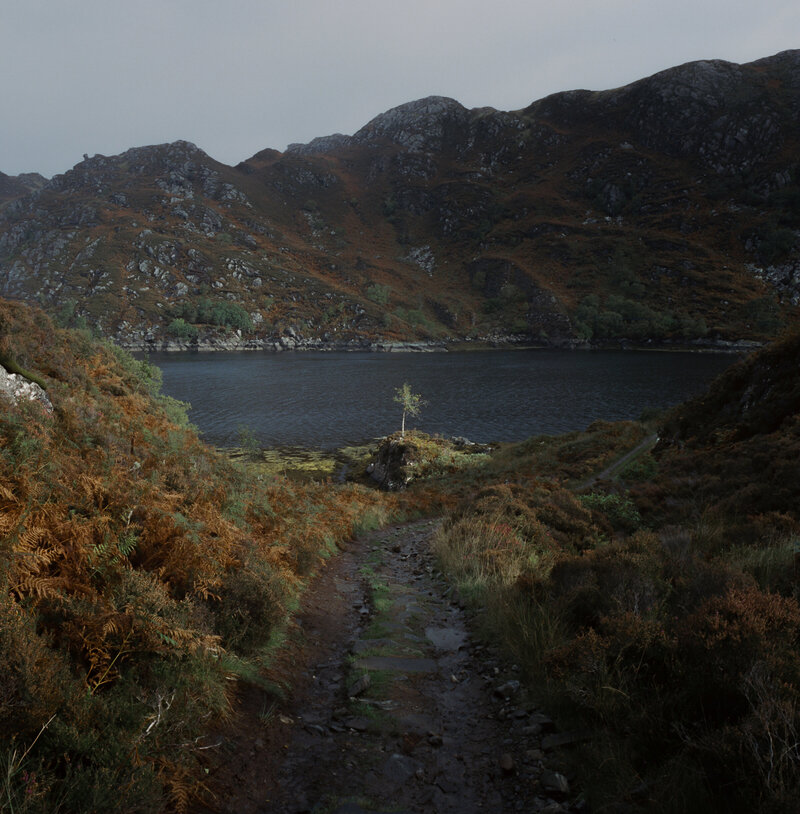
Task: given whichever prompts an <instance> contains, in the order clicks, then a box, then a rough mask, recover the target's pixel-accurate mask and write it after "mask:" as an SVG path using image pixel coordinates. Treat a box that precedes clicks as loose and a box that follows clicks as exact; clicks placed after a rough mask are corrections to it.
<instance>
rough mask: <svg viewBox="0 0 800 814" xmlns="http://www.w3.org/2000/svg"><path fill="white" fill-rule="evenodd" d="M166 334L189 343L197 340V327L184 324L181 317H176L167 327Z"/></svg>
mask: <svg viewBox="0 0 800 814" xmlns="http://www.w3.org/2000/svg"><path fill="white" fill-rule="evenodd" d="M167 333H168V334H169V335H170V336H174V337H175V338H176V339H180V340H182V341H184V342H191V341H192V340H194V339H197V334H198V330H197V326H196V325H192V324H191V323H189V322H186V321H185V320H184V319H182V318H181V317H177V318H176V319H173V320H172V322H170V324H169V325H167Z"/></svg>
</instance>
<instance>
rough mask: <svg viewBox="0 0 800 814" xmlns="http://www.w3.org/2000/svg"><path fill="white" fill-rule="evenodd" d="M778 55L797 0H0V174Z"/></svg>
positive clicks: (231, 148) (214, 150)
mask: <svg viewBox="0 0 800 814" xmlns="http://www.w3.org/2000/svg"><path fill="white" fill-rule="evenodd" d="M788 48H800V2H798V0H391V2H389V1H388V0H213V1H212V0H0V112H1V115H2V118H1V119H0V171H3V172H5V173H7V174H10V175H15V174H17V173H20V172H41V173H42V174H43V175H47V176H51V175H53V174H55V173H59V172H64V171H66V170H68V169H70V168H71V167H72V166H73V165H74V164H76V163H77V162H78V161H80V160H81V158H82V155H83V153H89V154H90V155H93V154H95V153H102V154H104V155H113V154H116V153H120V152H122V151H123V150H126V149H127V148H129V147H137V146H142V145H145V144H160V143H163V142H167V141H174V140H176V139H186V140H188V141H193V142H195V143H196V144H197V145H198V146H199V147H201V148H202V149H204V150H205V151H206V152H208V153H209V154H211V155H212V156H213V157H214V158H216V159H218V160H219V161H223V162H225V163H227V164H236V163H237V162H239V161H241V160H243V159H245V158H248V157H249V156H251V155H253V154H254V153H256V152H258V151H259V150H261V149H264V148H265V147H274V148H276V149H279V150H283V149H284V148H285V147H286V145H287V144H289V143H291V142H296V141H300V142H305V141H309V140H310V139H312V138H314V137H315V136H323V135H328V134H330V133H335V132H341V133H353V132H355V131H356V130H357V129H358V128H359V127H361V126H362V125H363V124H366V122H367V121H369V120H370V119H371V118H373V117H374V116H376V115H377V114H379V113H381V112H383V111H384V110H387V109H389V108H391V107H394V106H396V105H399V104H402V103H404V102H408V101H412V100H413V99H418V98H421V97H423V96H429V95H432V94H436V95H441V96H452V97H453V98H455V99H458V101H460V102H461V103H462V104H464V105H466V106H467V107H483V106H486V105H490V106H492V107H496V108H499V109H502V110H516V109H518V108H521V107H525V106H526V105H528V104H530V103H531V102H532V101H534V100H536V99H540V98H542V97H543V96H546V95H548V94H550V93H554V92H556V91H562V90H571V89H574V88H589V89H592V90H601V89H606V88H611V87H617V86H619V85H624V84H627V83H629V82H632V81H635V80H636V79H641V78H642V77H645V76H649V75H650V74H652V73H655V72H656V71H659V70H662V69H664V68H669V67H672V66H674V65H679V64H681V63H683V62H688V61H690V60H695V59H727V60H730V61H732V62H749V61H751V60H754V59H759V58H761V57H764V56H770V55H772V54H774V53H777V52H778V51H783V50H786V49H788Z"/></svg>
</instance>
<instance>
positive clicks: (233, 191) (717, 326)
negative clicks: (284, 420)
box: [0, 51, 800, 349]
mask: <svg viewBox="0 0 800 814" xmlns="http://www.w3.org/2000/svg"><path fill="white" fill-rule="evenodd" d="M799 123H800V51H787V52H784V53H781V54H777V55H775V56H773V57H769V58H767V59H763V60H759V61H758V62H754V63H751V64H749V65H734V64H732V63H728V62H722V61H701V62H694V63H689V64H687V65H682V66H679V67H677V68H673V69H670V70H667V71H662V72H660V73H658V74H655V75H654V76H651V77H649V78H646V79H642V80H640V81H638V82H634V83H633V84H631V85H628V86H625V87H622V88H617V89H614V90H609V91H597V92H593V91H587V90H577V91H569V92H566V93H559V94H554V95H552V96H549V97H547V98H546V99H542V100H540V101H537V102H534V103H533V104H531V105H530V106H529V107H528V108H526V109H524V110H521V111H516V112H502V111H497V110H494V109H493V108H481V109H475V110H467V109H466V108H464V107H463V106H462V105H461V104H459V103H458V102H456V101H455V100H453V99H448V98H445V97H438V96H433V97H428V98H426V99H420V100H417V101H414V102H410V103H408V104H404V105H400V106H398V107H395V108H393V109H391V110H389V111H387V112H385V113H382V114H381V115H379V116H376V117H375V118H374V119H372V121H370V122H369V123H368V124H366V125H365V126H364V127H362V128H361V129H360V130H359V131H358V132H356V133H355V134H354V135H352V136H348V135H342V134H335V135H332V136H325V137H322V138H318V139H314V140H313V141H311V142H310V143H309V144H305V145H303V144H294V145H291V146H290V147H289V148H288V149H287V151H286V152H285V153H283V154H281V153H279V152H277V151H274V150H263V151H261V152H259V153H257V154H256V155H255V156H253V157H252V158H251V159H249V160H248V161H245V162H242V163H241V164H239V165H238V166H237V167H226V166H225V165H223V164H220V163H218V162H216V161H214V160H213V159H211V158H210V157H209V156H208V155H206V154H205V153H204V152H203V151H202V150H201V149H199V148H198V147H197V146H196V145H194V144H191V143H190V142H186V141H178V142H175V143H173V144H162V145H155V146H150V147H138V148H134V149H131V150H128V151H126V152H125V153H123V154H121V155H118V156H111V157H106V156H99V155H97V156H94V157H92V158H88V157H87V158H86V159H85V160H84V161H82V162H81V163H80V164H78V165H77V166H76V167H74V168H73V169H72V170H70V171H69V172H67V173H64V174H63V175H58V176H56V177H55V178H53V179H51V180H50V181H49V182H46V183H45V181H44V179H42V178H41V177H40V176H33V175H26V176H19V177H17V178H15V179H14V178H9V177H8V176H2V175H0V295H5V296H10V297H15V298H20V299H27V300H33V301H36V302H39V303H42V304H44V305H45V306H47V307H49V308H51V309H53V310H58V311H60V312H66V313H64V314H63V316H64V319H65V320H66V321H67V322H69V321H72V322H77V323H81V322H82V321H85V322H86V323H88V324H89V325H91V326H93V327H97V328H99V329H100V330H102V331H103V332H104V333H106V334H108V335H110V336H112V337H113V338H115V339H116V340H117V341H119V342H121V343H123V344H128V345H130V346H131V347H143V346H153V345H161V344H164V343H167V345H168V346H175V347H180V346H198V345H199V346H206V347H208V346H229V345H231V343H232V344H234V345H244V346H253V347H274V348H276V349H278V348H284V349H285V348H287V347H292V348H301V347H311V346H315V345H317V344H322V345H324V346H326V347H332V346H338V345H342V344H348V343H356V345H365V346H373V345H375V344H376V343H394V342H408V341H411V342H415V341H419V340H424V341H428V342H430V341H437V340H438V341H448V340H454V339H455V340H473V339H477V338H480V337H500V336H505V337H511V338H514V339H515V340H517V341H528V342H531V341H532V342H538V343H544V344H554V345H563V344H574V343H576V342H581V341H584V340H587V339H588V340H591V341H609V340H623V339H629V340H630V339H633V340H637V341H642V340H647V339H656V340H665V341H687V342H688V341H695V340H700V339H704V340H711V341H722V340H726V341H731V340H736V339H741V338H745V339H749V340H762V339H765V338H767V337H768V336H770V335H772V334H774V333H775V331H776V330H778V328H779V327H780V325H781V324H782V322H785V321H786V320H790V319H793V318H795V317H796V316H797V313H798V307H800V299H799V296H800V295H798V291H799V290H800V288H799V286H800V284H799V283H798V277H797V268H798V264H800V232H798V224H797V221H796V208H797V201H798V200H800V178H798V172H799V170H798V161H797V156H798V154H800V127H798V124H799ZM754 314H755V315H756V316H757V317H758V318H754ZM176 320H177V321H176ZM289 329H291V331H293V332H294V333H290V331H289ZM237 331H238V332H239V333H238V334H237Z"/></svg>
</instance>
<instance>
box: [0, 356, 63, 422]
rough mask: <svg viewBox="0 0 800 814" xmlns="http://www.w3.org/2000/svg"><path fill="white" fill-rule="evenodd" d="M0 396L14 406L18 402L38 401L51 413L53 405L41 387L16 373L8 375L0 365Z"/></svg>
mask: <svg viewBox="0 0 800 814" xmlns="http://www.w3.org/2000/svg"><path fill="white" fill-rule="evenodd" d="M0 394H1V395H4V396H5V397H6V398H8V399H10V400H11V401H12V402H13V403H14V404H16V403H17V402H19V401H20V400H24V401H38V402H39V403H40V404H41V405H42V406H43V407H44V409H45V410H46V411H47V412H48V413H51V414H52V412H53V405H52V403H51V402H50V399H49V398H48V397H47V393H45V391H44V390H43V389H42V387H40V386H39V385H38V384H36V382H32V381H30V380H28V379H26V378H25V377H24V376H20V375H19V374H17V373H9V372H8V371H7V370H6V369H5V368H4V367H3V366H2V365H0Z"/></svg>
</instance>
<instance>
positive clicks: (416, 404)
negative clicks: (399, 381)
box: [394, 382, 425, 440]
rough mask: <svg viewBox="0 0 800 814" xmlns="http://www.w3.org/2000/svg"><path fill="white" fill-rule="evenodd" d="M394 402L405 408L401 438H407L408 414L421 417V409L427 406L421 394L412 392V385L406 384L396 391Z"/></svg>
mask: <svg viewBox="0 0 800 814" xmlns="http://www.w3.org/2000/svg"><path fill="white" fill-rule="evenodd" d="M394 400H395V401H396V402H397V403H398V404H399V405H400V406H401V407H402V408H403V422H402V424H401V426H400V438H401V439H402V440H405V437H406V414H408V415H419V411H420V409H421V408H422V407H423V406H424V405H425V402H424V401H423V400H422V396H421V395H420V394H419V393H412V392H411V385H410V384H409V383H408V382H405V383H404V384H403V386H402V387H398V388H397V390H395V391H394Z"/></svg>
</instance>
